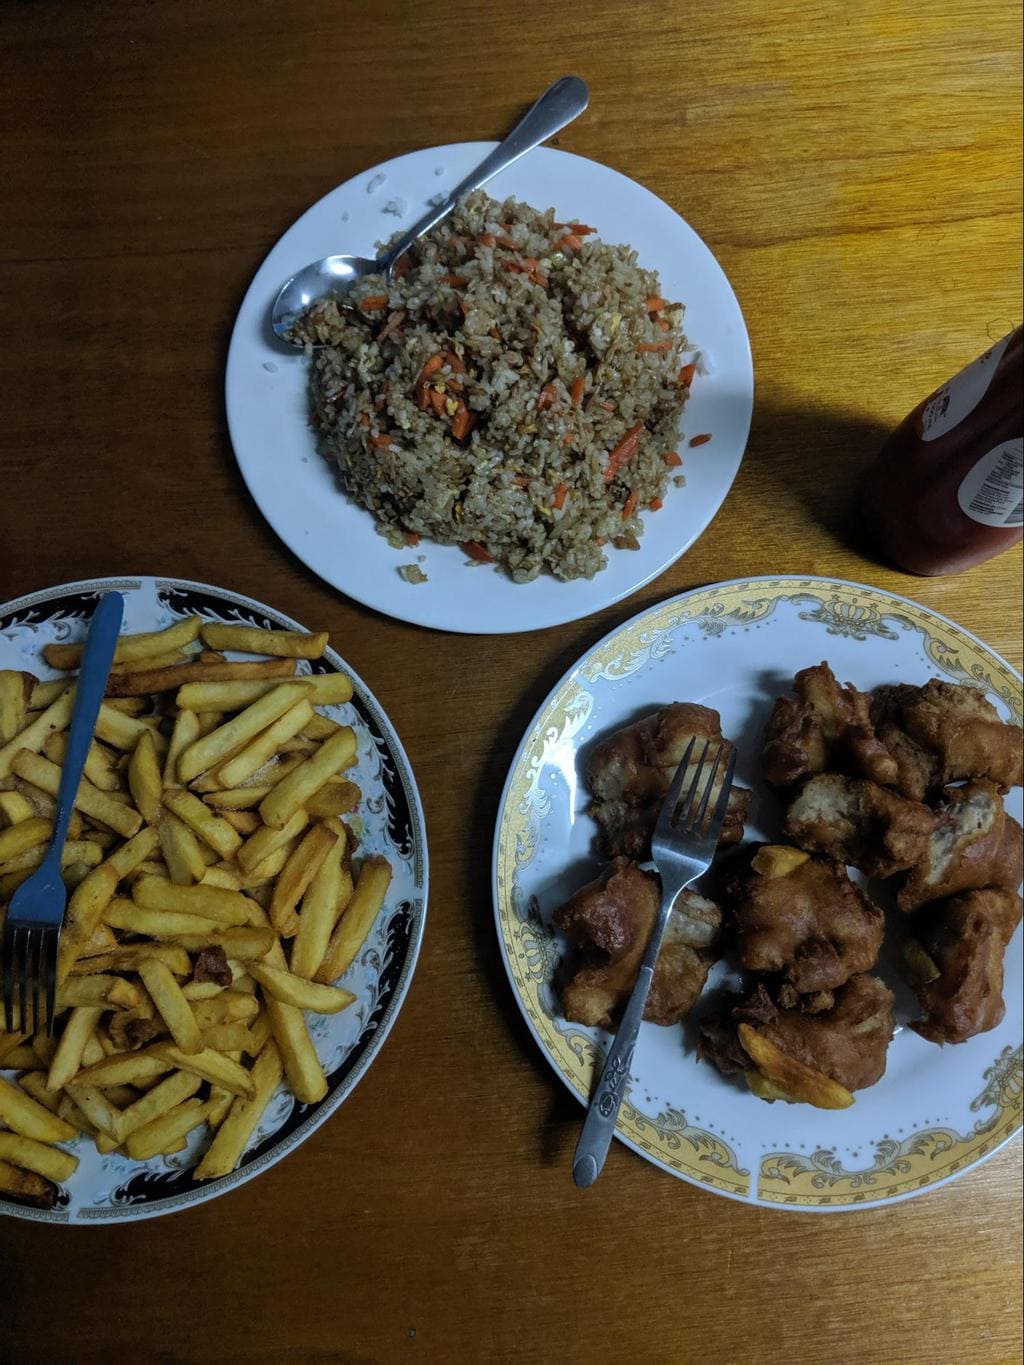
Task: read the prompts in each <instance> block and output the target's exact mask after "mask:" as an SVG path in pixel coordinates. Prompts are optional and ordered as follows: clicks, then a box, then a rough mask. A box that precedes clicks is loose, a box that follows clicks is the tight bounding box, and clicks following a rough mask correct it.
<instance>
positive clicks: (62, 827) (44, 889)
mask: <svg viewBox="0 0 1024 1365" xmlns="http://www.w3.org/2000/svg"><path fill="white" fill-rule="evenodd" d="M123 615H124V598H123V597H122V596H121V594H120V593H119V592H108V593H104V595H103V596H102V597H101V598H100V601H99V603H98V604H97V607H96V610H95V611H94V612H93V616H92V621H91V622H90V624H89V633H88V635H87V636H86V638H85V647H84V649H83V650H82V663H81V667H80V668H79V672H78V680H77V685H76V689H75V709H74V712H73V713H72V716H71V728H70V729H69V731H68V743H67V749H66V751H65V754H64V764H63V768H62V770H61V776H60V786H59V787H58V789H57V813H56V816H55V817H54V821H53V834H52V835H51V836H50V846H49V848H48V849H47V850H46V855H45V857H44V858H43V861H42V862H41V863H40V864H39V866H38V867H37V868H36V870H35V871H34V872H33V873H32V875H31V876H30V877H29V878H28V879H27V880H26V881H24V882H22V884H21V885H20V886H19V887H18V889H17V891H15V893H14V896H13V898H12V900H11V903H10V905H9V906H8V907H7V919H6V920H5V922H4V937H3V946H2V948H0V959H2V963H3V1001H4V1016H5V1020H6V1026H7V1029H8V1030H9V1032H11V1033H14V1032H19V1033H29V1032H30V1031H31V1032H33V1033H34V1032H38V1030H39V1028H40V1027H41V1025H42V1023H43V1020H44V1017H45V1022H46V1031H47V1033H48V1034H52V1033H53V1016H54V1012H55V1007H56V1000H57V950H58V948H59V946H60V933H61V928H62V927H63V924H64V912H65V910H66V909H67V901H68V893H67V888H66V887H65V885H64V879H63V878H62V877H61V872H60V865H61V854H62V853H63V851H64V841H65V840H66V839H67V834H68V823H69V821H70V820H71V811H72V809H73V808H74V803H75V796H76V795H77V793H78V787H79V784H80V783H81V780H82V771H83V769H84V767H85V759H86V755H87V754H88V752H89V745H90V744H91V743H92V735H93V731H94V730H95V728H96V717H97V715H98V714H99V709H100V703H101V702H102V701H103V693H104V691H105V690H106V686H107V677H108V676H109V674H110V665H111V664H112V663H113V660H114V650H115V649H116V648H117V635H118V631H119V630H120V629H121V618H122V617H123ZM15 993H17V996H18V1016H17V1024H18V1028H17V1029H15V1015H14V997H15ZM41 993H42V994H44V995H45V1016H44V1015H42V1014H40V994H41ZM29 996H31V999H32V1028H31V1030H30V1029H29V1028H28V1026H27V1025H28V1019H29V1016H28V999H29Z"/></svg>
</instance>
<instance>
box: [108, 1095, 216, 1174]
mask: <svg viewBox="0 0 1024 1365" xmlns="http://www.w3.org/2000/svg"><path fill="white" fill-rule="evenodd" d="M208 1112H209V1105H208V1102H207V1101H205V1100H186V1101H185V1102H184V1104H179V1105H177V1106H176V1107H175V1108H174V1109H171V1110H169V1111H168V1112H167V1113H166V1114H163V1115H161V1117H160V1118H158V1119H154V1120H153V1121H152V1123H147V1124H146V1125H145V1126H144V1127H142V1128H139V1129H138V1130H137V1131H136V1132H134V1133H131V1134H129V1136H128V1137H127V1139H126V1140H125V1143H124V1149H125V1151H126V1152H127V1153H128V1155H129V1156H130V1157H131V1158H132V1160H133V1161H148V1160H149V1159H150V1158H151V1157H154V1156H157V1155H159V1154H160V1153H161V1152H165V1151H168V1150H171V1151H178V1150H180V1148H178V1146H177V1141H178V1139H180V1138H183V1137H186V1136H187V1135H188V1134H189V1133H191V1131H192V1130H193V1128H198V1127H199V1125H200V1124H201V1123H203V1122H205V1120H206V1115H207V1113H208Z"/></svg>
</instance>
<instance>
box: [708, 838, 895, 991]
mask: <svg viewBox="0 0 1024 1365" xmlns="http://www.w3.org/2000/svg"><path fill="white" fill-rule="evenodd" d="M778 847H779V846H778V845H768V846H767V849H769V850H770V849H773V848H778ZM725 900H726V905H727V907H731V909H732V912H733V915H734V918H735V926H736V950H737V953H738V955H739V960H740V963H741V964H742V965H743V966H744V967H745V968H746V969H747V970H748V971H751V972H774V973H779V974H780V976H781V977H782V979H783V980H784V981H786V982H788V983H789V984H790V985H791V986H792V987H793V988H794V990H796V991H799V992H800V993H801V994H805V993H807V992H810V991H825V990H835V989H836V987H838V986H841V985H842V984H843V982H844V981H848V980H849V978H850V977H851V976H854V975H856V974H857V973H858V972H866V971H868V970H869V969H870V968H871V967H873V966H874V964H875V959H876V958H877V957H878V950H879V948H880V947H881V945H882V933H883V930H884V917H883V915H882V912H881V910H880V909H879V908H878V906H876V905H873V904H872V902H871V901H870V900H868V898H867V896H866V895H865V894H864V892H863V891H861V890H860V888H859V887H856V886H854V884H853V882H851V881H850V878H849V876H848V874H847V871H846V868H845V867H844V866H843V865H842V863H838V862H836V861H835V860H834V859H833V858H827V857H824V856H822V855H819V854H815V855H814V856H806V857H805V858H804V859H803V860H802V861H801V862H799V863H797V864H796V865H795V866H790V868H789V870H784V871H783V873H782V875H778V872H777V863H776V860H775V859H773V858H771V856H770V854H768V853H767V852H766V849H765V848H761V849H759V850H758V851H757V852H756V853H755V854H754V857H753V858H752V860H751V863H750V867H749V869H748V870H747V871H746V872H745V873H743V874H741V875H740V876H738V877H735V878H733V879H732V880H731V881H730V882H729V883H728V884H727V887H726V895H725Z"/></svg>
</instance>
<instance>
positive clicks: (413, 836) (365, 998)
mask: <svg viewBox="0 0 1024 1365" xmlns="http://www.w3.org/2000/svg"><path fill="white" fill-rule="evenodd" d="M111 589H115V590H116V591H118V592H120V593H122V594H123V595H124V599H125V614H124V626H123V630H124V631H126V632H133V633H134V632H136V631H149V630H161V629H163V628H164V627H166V626H169V625H171V624H173V622H174V621H175V620H178V619H180V618H181V617H184V616H192V615H199V616H202V617H203V618H204V619H206V620H210V621H226V622H232V623H236V624H241V625H249V626H258V627H262V628H264V629H280V630H305V629H306V627H304V626H302V625H300V624H299V623H298V622H296V621H293V620H291V619H290V618H289V617H287V616H284V615H283V614H282V613H281V612H279V611H275V610H273V609H272V608H270V607H267V606H264V605H263V604H262V603H261V602H257V601H255V600H254V599H253V598H251V597H245V596H243V595H242V594H240V593H234V592H228V591H226V590H225V589H222V588H215V587H210V586H209V585H207V584H204V583H192V582H187V581H184V580H182V579H175V578H142V577H138V578H132V577H127V578H116V579H115V578H110V579H89V580H87V581H84V582H79V583H67V584H64V585H62V586H60V587H56V588H48V589H46V590H44V591H42V592H36V593H31V594H29V595H28V596H26V597H22V598H19V599H18V600H16V601H12V602H8V603H6V604H4V605H2V606H0V668H15V669H22V670H25V671H27V672H30V673H33V674H35V675H36V676H37V677H40V678H46V677H52V676H54V674H53V671H52V670H50V669H48V668H47V667H46V665H45V664H44V662H43V659H42V649H43V646H44V645H46V644H49V643H50V642H52V641H73V640H78V639H81V638H82V637H83V636H84V634H85V630H86V628H87V625H88V622H89V619H90V617H91V615H92V612H93V610H94V608H95V605H96V602H97V601H98V599H99V597H100V596H101V595H102V594H103V593H105V592H108V591H110V590H111ZM299 671H300V672H305V671H312V672H316V673H332V672H339V671H340V672H344V673H346V674H348V676H349V677H350V678H351V679H352V686H353V695H352V699H351V701H349V702H347V703H345V705H343V706H331V707H324V708H321V709H322V710H323V711H324V713H325V714H327V715H329V716H330V717H331V718H332V719H335V720H339V721H342V722H344V724H346V725H350V726H352V728H353V729H354V730H355V732H356V736H357V739H358V759H357V762H356V764H355V765H354V766H353V767H352V768H351V769H349V770H348V772H347V774H346V775H347V776H349V777H351V778H352V780H353V781H354V782H356V783H358V785H359V787H360V789H361V791H362V793H363V799H362V801H361V802H360V805H359V808H358V811H357V812H356V814H355V816H354V817H349V820H350V823H351V824H352V825H353V826H354V828H355V832H356V833H357V834H358V836H359V839H360V850H361V851H362V852H364V853H379V854H382V855H383V856H385V857H386V858H387V859H388V860H389V862H390V863H391V865H392V867H393V869H394V873H393V877H392V881H391V885H390V887H389V890H388V895H387V898H386V900H385V902H384V905H383V907H382V909H381V911H380V913H379V914H378V916H377V919H376V922H375V923H374V925H373V927H372V928H371V930H370V933H369V934H368V936H367V938H366V941H365V943H364V944H363V947H362V948H361V950H360V952H359V954H358V955H357V958H356V960H355V962H353V964H352V966H351V967H350V968H349V969H348V971H347V972H346V973H345V976H344V977H343V978H342V981H343V984H344V986H345V988H346V989H347V990H350V991H352V992H353V993H354V994H355V996H356V1001H355V1003H354V1004H353V1005H351V1006H350V1007H349V1008H348V1009H345V1010H343V1011H342V1012H341V1013H340V1014H336V1015H310V1016H309V1024H310V1032H311V1035H312V1037H313V1042H314V1045H315V1047H316V1050H317V1054H318V1055H319V1057H320V1061H321V1063H322V1064H323V1068H324V1072H325V1074H326V1076H327V1083H328V1091H327V1094H326V1096H325V1097H324V1099H322V1100H321V1101H319V1103H316V1104H300V1103H299V1102H298V1101H297V1100H296V1099H295V1098H294V1096H293V1095H292V1094H291V1093H290V1091H288V1090H287V1088H286V1087H285V1086H284V1085H282V1086H281V1087H280V1088H279V1090H278V1092H277V1093H276V1094H275V1095H274V1096H273V1097H272V1099H271V1101H270V1104H269V1105H268V1106H267V1110H266V1112H265V1114H264V1115H263V1118H262V1119H261V1121H260V1123H259V1125H258V1127H257V1129H256V1132H255V1133H254V1134H253V1137H252V1139H251V1141H250V1143H249V1146H248V1148H247V1150H246V1152H245V1154H244V1156H243V1157H242V1160H241V1163H240V1164H239V1167H238V1169H237V1170H236V1171H234V1172H232V1174H231V1175H227V1176H224V1177H222V1178H220V1179H216V1180H209V1181H205V1182H203V1183H201V1184H200V1183H197V1182H195V1181H194V1180H193V1179H192V1176H191V1170H192V1167H193V1166H194V1165H195V1164H196V1161H197V1160H198V1157H199V1147H198V1146H197V1144H201V1142H202V1140H203V1139H202V1137H201V1135H200V1134H199V1133H196V1134H193V1140H192V1141H190V1143H189V1146H188V1147H187V1148H186V1150H184V1151H182V1152H180V1153H178V1154H176V1155H173V1156H166V1157H157V1158H155V1159H153V1160H151V1161H147V1162H140V1161H132V1160H130V1159H129V1158H128V1157H127V1156H122V1155H120V1154H116V1153H115V1154H112V1155H100V1154H99V1153H98V1152H97V1151H96V1149H95V1147H94V1145H93V1142H92V1139H91V1138H88V1137H80V1138H76V1139H75V1140H74V1141H73V1142H71V1143H69V1144H67V1147H68V1150H70V1151H71V1152H73V1153H74V1155H75V1156H77V1157H78V1159H79V1165H78V1169H77V1170H76V1171H75V1173H74V1175H73V1176H72V1177H71V1178H70V1180H68V1181H67V1182H66V1184H64V1185H62V1186H60V1187H59V1188H58V1193H57V1201H56V1206H55V1207H54V1208H53V1209H47V1210H40V1209H35V1208H28V1207H23V1206H21V1205H19V1204H18V1203H16V1202H15V1201H14V1200H12V1199H9V1198H3V1197H0V1213H8V1214H13V1215H14V1216H16V1217H21V1218H28V1219H32V1220H33V1221H36V1222H48V1223H109V1222H126V1221H135V1220H138V1219H140V1218H152V1217H156V1216H158V1215H160V1214H165V1213H172V1212H174V1211H176V1210H179V1209H184V1208H187V1207H189V1206H190V1205H194V1204H197V1203H201V1202H204V1201H206V1200H208V1199H215V1198H216V1197H217V1196H218V1195H221V1194H224V1193H226V1192H227V1191H228V1190H231V1189H235V1188H236V1187H237V1186H239V1185H242V1184H244V1183H245V1182H246V1181H247V1180H251V1179H252V1178H253V1177H254V1176H257V1175H259V1174H260V1173H261V1172H262V1171H265V1170H267V1169H268V1167H270V1166H272V1165H273V1164H274V1163H275V1162H276V1161H279V1160H280V1159H281V1158H282V1157H283V1156H286V1155H287V1154H288V1153H289V1152H291V1151H294V1149H295V1148H296V1147H297V1146H299V1144H300V1143H301V1142H303V1141H304V1140H305V1139H306V1138H307V1137H309V1135H310V1134H311V1133H312V1132H313V1131H314V1130H315V1129H317V1128H319V1126H320V1125H321V1124H322V1123H323V1122H324V1121H325V1120H326V1119H327V1118H329V1117H330V1115H331V1114H333V1113H334V1112H335V1110H336V1109H338V1108H339V1107H340V1106H341V1104H342V1103H343V1102H344V1101H345V1100H346V1099H347V1097H348V1096H349V1095H350V1094H351V1093H352V1091H353V1090H354V1088H355V1086H356V1085H357V1084H358V1082H359V1081H360V1080H361V1078H362V1077H363V1075H364V1074H365V1073H366V1071H367V1070H368V1069H369V1067H370V1066H371V1064H372V1063H373V1060H374V1058H375V1057H376V1055H377V1053H378V1052H379V1051H380V1049H381V1047H382V1046H383V1044H384V1040H385V1039H386V1037H387V1035H388V1032H389V1031H390V1029H391V1026H392V1024H393V1023H394V1021H395V1018H396V1016H397V1014H398V1011H399V1010H400V1009H401V1006H402V1002H403V1001H404V999H405V996H406V993H407V991H408V989H409V984H410V982H411V980H412V974H413V971H414V969H415V966H416V959H417V956H418V953H419V948H420V942H421V940H422V937H423V926H424V919H425V915H426V907H427V835H426V825H425V822H424V817H423V807H422V805H421V803H420V797H419V792H418V790H417V787H416V782H415V779H414V777H413V773H412V769H411V767H410V765H409V760H408V758H407V757H406V754H405V750H404V749H403V748H402V744H401V741H400V740H399V738H398V735H397V734H396V733H395V730H394V728H393V727H392V725H391V723H390V721H389V720H388V718H387V716H386V714H385V713H384V711H383V709H382V707H381V706H380V703H379V702H378V701H377V699H376V698H375V697H374V696H373V694H372V692H371V691H370V690H369V688H368V687H367V686H366V684H365V683H364V682H363V681H362V679H361V678H359V676H358V675H357V674H356V673H354V672H353V670H352V668H351V667H350V666H349V665H348V663H347V662H345V661H344V660H342V659H341V658H340V657H339V655H338V654H336V653H335V652H334V650H331V649H328V650H327V651H326V652H325V654H324V656H323V658H321V659H318V660H316V661H315V662H313V663H310V664H307V663H300V664H299ZM0 1074H3V1075H5V1076H6V1077H7V1078H8V1079H10V1077H11V1074H12V1073H10V1072H0Z"/></svg>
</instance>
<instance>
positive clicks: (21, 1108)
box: [0, 1077, 75, 1142]
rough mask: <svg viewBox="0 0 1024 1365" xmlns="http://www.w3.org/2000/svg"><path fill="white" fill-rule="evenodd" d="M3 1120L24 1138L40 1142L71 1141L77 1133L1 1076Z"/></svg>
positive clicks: (0, 1092) (0, 1094)
mask: <svg viewBox="0 0 1024 1365" xmlns="http://www.w3.org/2000/svg"><path fill="white" fill-rule="evenodd" d="M0 1120H2V1121H3V1122H4V1123H5V1124H6V1125H7V1127H8V1128H10V1129H11V1131H12V1132H14V1133H18V1134H20V1135H21V1137H27V1138H35V1140H36V1141H37V1142H70V1141H71V1139H72V1138H73V1137H74V1136H75V1130H74V1129H73V1128H72V1127H71V1125H70V1124H68V1123H65V1122H64V1121H63V1119H59V1118H57V1116H56V1115H55V1114H52V1113H50V1111H49V1109H47V1108H46V1107H45V1106H44V1105H41V1104H39V1103H38V1101H36V1100H34V1099H33V1098H32V1096H31V1095H29V1094H27V1093H26V1092H25V1091H24V1090H23V1089H21V1087H20V1086H17V1085H11V1084H10V1083H9V1082H8V1081H5V1080H4V1079H3V1077H0Z"/></svg>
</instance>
